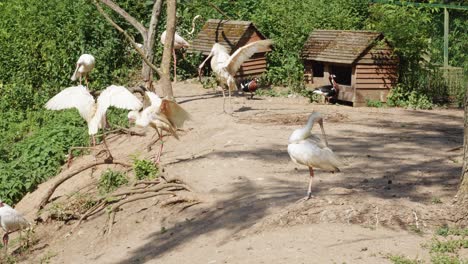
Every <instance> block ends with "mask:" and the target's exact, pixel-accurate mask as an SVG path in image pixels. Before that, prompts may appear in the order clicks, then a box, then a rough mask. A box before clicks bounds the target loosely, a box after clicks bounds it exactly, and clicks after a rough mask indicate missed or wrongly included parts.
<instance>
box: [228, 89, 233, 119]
mask: <svg viewBox="0 0 468 264" xmlns="http://www.w3.org/2000/svg"><path fill="white" fill-rule="evenodd" d="M228 94H229V110H230V112H231V114H232V103H231V87H229V86H228Z"/></svg>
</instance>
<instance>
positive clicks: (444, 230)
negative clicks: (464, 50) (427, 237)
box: [436, 226, 468, 237]
mask: <svg viewBox="0 0 468 264" xmlns="http://www.w3.org/2000/svg"><path fill="white" fill-rule="evenodd" d="M436 233H437V235H439V236H443V237H446V236H449V235H452V236H463V237H468V228H464V229H461V228H450V227H448V226H442V227H440V228H439V229H437V232H436Z"/></svg>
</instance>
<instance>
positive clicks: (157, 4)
mask: <svg viewBox="0 0 468 264" xmlns="http://www.w3.org/2000/svg"><path fill="white" fill-rule="evenodd" d="M162 2H163V1H162V0H156V1H154V5H153V10H152V12H151V20H150V24H149V27H148V36H147V41H145V42H144V43H143V44H144V49H145V54H146V58H147V59H148V60H149V61H153V59H154V52H153V47H154V43H155V40H156V38H155V34H156V28H157V26H158V20H159V16H160V14H161V7H162ZM142 77H143V81H144V82H145V83H146V88H147V89H148V90H150V91H154V89H153V85H152V80H153V72H152V71H151V69H150V68H149V67H148V66H147V65H145V64H143V69H142Z"/></svg>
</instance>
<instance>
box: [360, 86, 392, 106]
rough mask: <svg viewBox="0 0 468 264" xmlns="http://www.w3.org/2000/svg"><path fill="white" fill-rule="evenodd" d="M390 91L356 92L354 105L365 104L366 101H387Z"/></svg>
mask: <svg viewBox="0 0 468 264" xmlns="http://www.w3.org/2000/svg"><path fill="white" fill-rule="evenodd" d="M389 91H390V90H389V89H380V90H356V95H355V100H354V103H365V102H366V100H378V101H381V102H386V101H387V95H388V93H389Z"/></svg>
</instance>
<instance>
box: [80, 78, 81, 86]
mask: <svg viewBox="0 0 468 264" xmlns="http://www.w3.org/2000/svg"><path fill="white" fill-rule="evenodd" d="M80 85H81V76H80Z"/></svg>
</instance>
